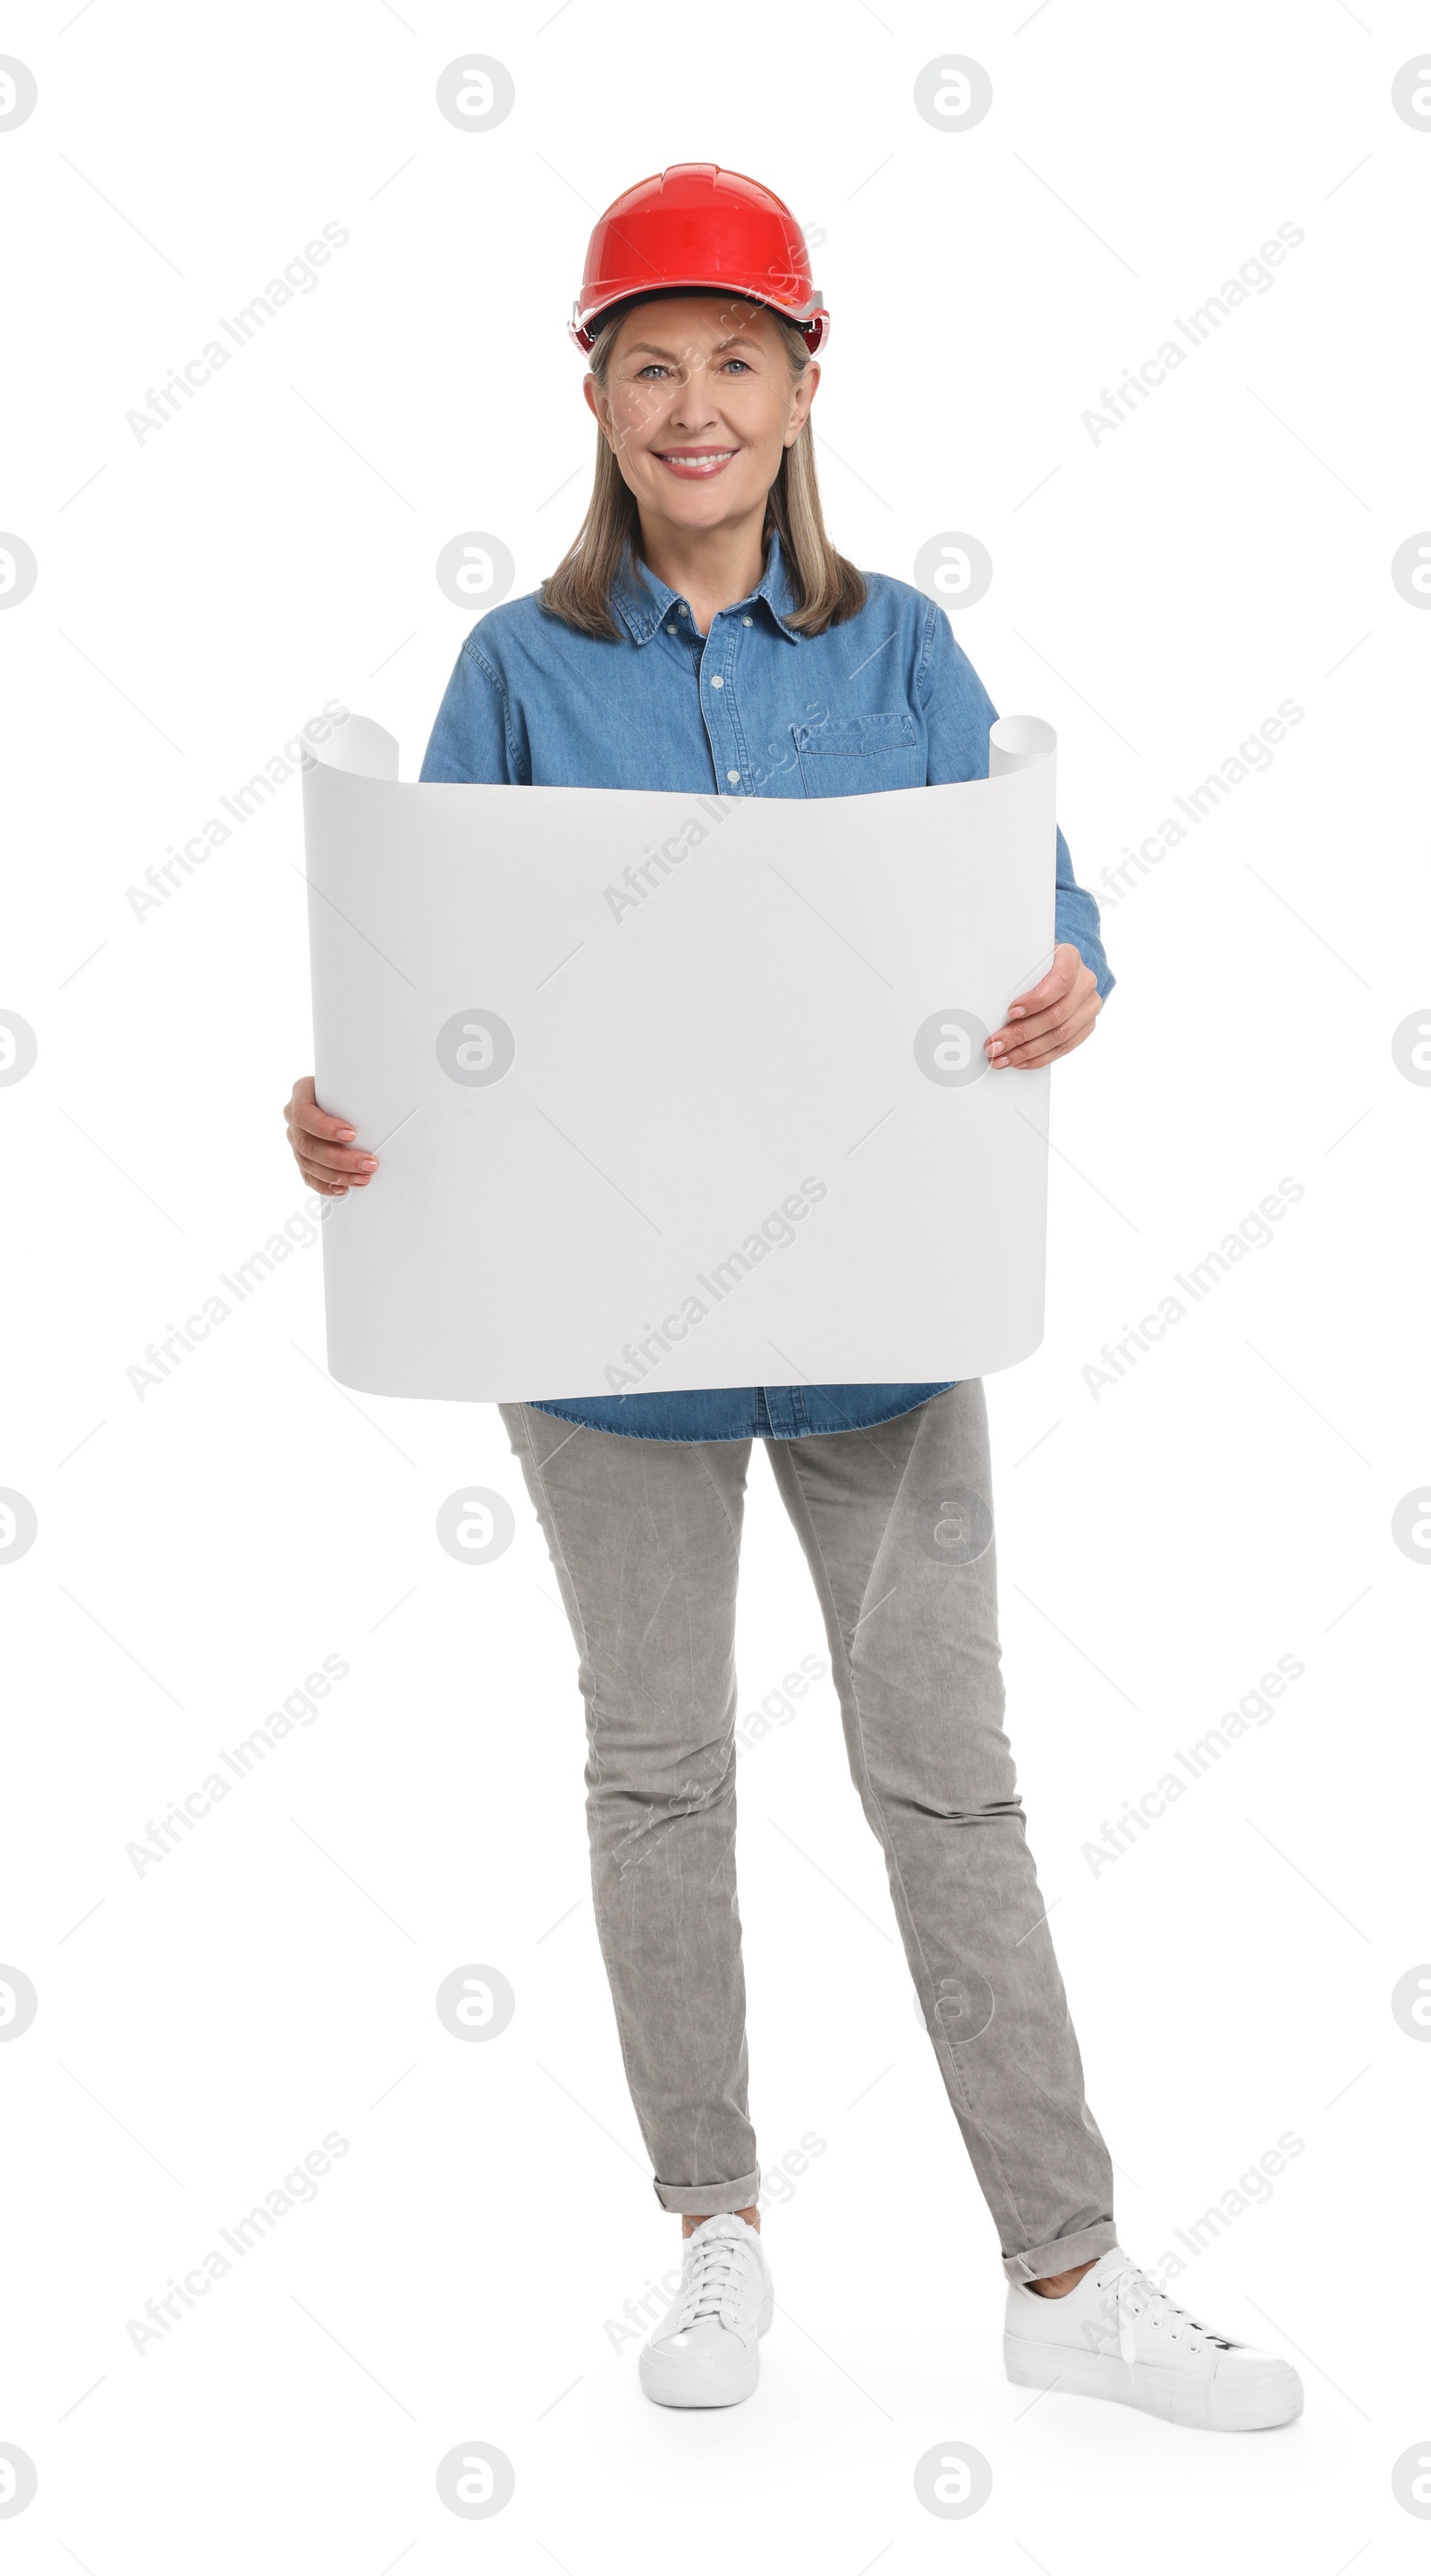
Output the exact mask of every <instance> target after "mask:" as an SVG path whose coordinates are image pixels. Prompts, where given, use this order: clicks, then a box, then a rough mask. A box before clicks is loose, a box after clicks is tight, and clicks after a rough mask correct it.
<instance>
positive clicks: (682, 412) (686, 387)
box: [670, 361, 716, 436]
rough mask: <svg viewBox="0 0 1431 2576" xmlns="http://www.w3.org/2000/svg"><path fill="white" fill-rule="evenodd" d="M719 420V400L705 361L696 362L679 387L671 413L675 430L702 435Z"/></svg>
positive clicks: (682, 378)
mask: <svg viewBox="0 0 1431 2576" xmlns="http://www.w3.org/2000/svg"><path fill="white" fill-rule="evenodd" d="M715 417H716V407H715V397H714V395H713V394H712V392H711V385H710V377H709V374H708V373H707V370H706V367H705V364H704V361H692V362H691V363H689V364H688V365H687V367H686V369H685V372H684V374H683V375H682V377H681V378H680V381H679V383H678V384H677V387H676V393H675V399H674V401H673V403H672V405H671V412H670V422H671V427H672V428H673V429H676V430H679V431H680V432H681V433H682V435H683V436H684V435H698V434H699V433H700V431H702V430H703V429H709V428H710V427H711V426H712V424H713V422H714V420H715Z"/></svg>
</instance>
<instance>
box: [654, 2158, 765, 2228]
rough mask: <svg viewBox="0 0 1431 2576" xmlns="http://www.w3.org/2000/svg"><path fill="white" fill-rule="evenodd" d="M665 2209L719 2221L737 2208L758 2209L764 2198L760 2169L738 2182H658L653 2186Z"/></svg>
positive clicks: (690, 2216) (757, 2167)
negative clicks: (756, 2207) (762, 2195)
mask: <svg viewBox="0 0 1431 2576" xmlns="http://www.w3.org/2000/svg"><path fill="white" fill-rule="evenodd" d="M651 2189H652V2190H653V2191H654V2193H655V2195H656V2198H657V2199H658V2200H659V2202H660V2204H661V2207H662V2208H663V2209H678V2210H680V2211H681V2213H682V2215H683V2216H685V2217H688V2218H719V2217H720V2216H721V2215H722V2213H723V2212H726V2211H729V2210H734V2209H754V2207H755V2204H756V2202H757V2201H758V2199H759V2198H760V2167H759V2166H758V2165H757V2166H756V2169H755V2171H754V2173H748V2174H742V2175H741V2176H740V2178H739V2180H738V2181H736V2182H656V2181H655V2180H654V2179H653V2181H652V2184H651Z"/></svg>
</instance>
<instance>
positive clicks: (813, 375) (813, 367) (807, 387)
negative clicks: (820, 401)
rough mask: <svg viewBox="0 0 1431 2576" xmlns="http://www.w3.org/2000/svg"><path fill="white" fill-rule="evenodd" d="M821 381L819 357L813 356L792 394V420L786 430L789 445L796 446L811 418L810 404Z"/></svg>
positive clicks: (786, 440) (787, 444)
mask: <svg viewBox="0 0 1431 2576" xmlns="http://www.w3.org/2000/svg"><path fill="white" fill-rule="evenodd" d="M819 383H820V366H819V361H818V359H815V358H812V359H811V360H810V363H809V365H808V366H807V367H806V368H805V369H804V370H803V372H802V373H801V375H800V377H799V379H798V381H797V383H796V386H795V390H794V393H793V395H792V396H791V402H790V422H789V426H788V428H787V429H786V432H785V444H786V446H787V447H793V446H794V444H795V441H796V439H797V438H798V437H799V435H800V432H801V430H802V429H803V428H804V426H805V423H806V421H807V420H808V419H809V417H810V405H811V403H812V402H813V401H814V399H815V395H816V392H817V390H818V388H819Z"/></svg>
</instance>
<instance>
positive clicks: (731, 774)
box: [725, 769, 740, 787]
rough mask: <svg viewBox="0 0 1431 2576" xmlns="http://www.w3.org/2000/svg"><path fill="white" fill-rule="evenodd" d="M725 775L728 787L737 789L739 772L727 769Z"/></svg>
mask: <svg viewBox="0 0 1431 2576" xmlns="http://www.w3.org/2000/svg"><path fill="white" fill-rule="evenodd" d="M725 774H726V779H727V782H728V784H729V785H730V786H732V787H738V786H739V785H740V771H739V770H738V769H728V770H727V771H726V773H725Z"/></svg>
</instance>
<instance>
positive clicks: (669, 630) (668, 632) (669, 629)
mask: <svg viewBox="0 0 1431 2576" xmlns="http://www.w3.org/2000/svg"><path fill="white" fill-rule="evenodd" d="M675 631H676V630H675V628H674V626H668V627H667V629H666V633H667V634H668V635H674V634H675Z"/></svg>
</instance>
